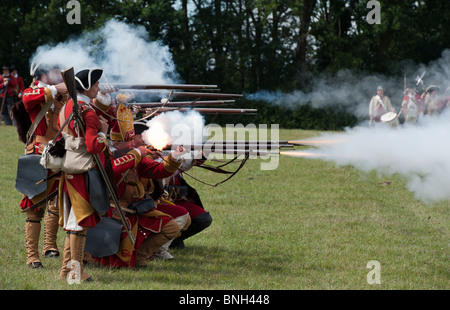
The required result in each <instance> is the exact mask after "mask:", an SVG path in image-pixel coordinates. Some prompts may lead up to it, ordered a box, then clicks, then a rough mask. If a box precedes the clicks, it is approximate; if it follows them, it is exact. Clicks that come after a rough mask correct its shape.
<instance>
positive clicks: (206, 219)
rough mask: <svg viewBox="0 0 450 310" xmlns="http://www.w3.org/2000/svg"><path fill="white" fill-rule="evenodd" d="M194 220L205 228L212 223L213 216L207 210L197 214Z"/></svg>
mask: <svg viewBox="0 0 450 310" xmlns="http://www.w3.org/2000/svg"><path fill="white" fill-rule="evenodd" d="M193 221H195V223H196V224H197V225H198V226H200V227H201V228H202V229H205V228H207V227H209V226H210V225H211V223H212V216H211V214H209V212H205V213H202V214H199V215H197V216H196V217H195V219H194V220H193Z"/></svg>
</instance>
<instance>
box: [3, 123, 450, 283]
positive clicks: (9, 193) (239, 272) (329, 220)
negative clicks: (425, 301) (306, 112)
mask: <svg viewBox="0 0 450 310" xmlns="http://www.w3.org/2000/svg"><path fill="white" fill-rule="evenodd" d="M318 134H319V132H315V131H303V130H280V139H301V138H305V137H310V136H316V135H318ZM22 153H23V144H22V143H20V142H19V141H18V140H17V134H16V132H15V128H13V127H5V126H0V158H1V159H0V160H1V164H0V165H1V166H0V234H1V238H0V289H2V290H24V289H51V290H54V289H56V290H60V289H62V290H65V289H70V290H73V289H76V290H90V289H99V290H110V289H117V290H122V289H126V290H133V289H145V290H147V289H152V290H190V289H196V290H235V289H237V290H321V289H325V290H378V289H386V290H418V289H425V290H434V289H449V288H450V285H449V284H450V283H449V280H450V273H449V244H450V243H449V241H450V240H449V224H450V221H449V201H445V202H440V203H436V204H433V205H431V206H427V205H424V204H423V203H421V202H419V201H417V200H416V199H414V196H413V194H412V193H411V192H409V191H408V190H406V189H405V184H406V180H404V179H403V178H400V177H398V176H393V177H389V178H381V177H379V176H378V175H377V173H376V172H373V173H361V172H359V171H358V170H356V169H354V168H353V167H351V166H345V167H336V166H335V165H334V164H332V163H329V162H324V161H320V160H311V159H304V158H292V157H281V158H280V162H279V166H278V168H277V169H276V170H268V171H263V170H260V163H261V160H249V162H248V163H247V164H246V165H245V166H244V167H243V168H242V170H241V171H240V172H239V173H238V174H237V175H236V176H235V177H234V178H232V179H231V180H230V181H228V182H226V183H224V184H222V185H219V186H218V187H216V188H212V187H208V186H205V185H203V184H200V183H198V182H197V181H194V180H192V179H190V178H189V177H186V180H187V181H188V182H189V183H190V184H191V185H192V186H194V187H195V188H196V189H197V190H198V192H199V194H200V196H201V197H202V200H203V203H204V205H205V207H206V209H207V210H208V211H210V213H211V215H212V216H213V223H212V225H211V226H210V227H209V228H207V229H206V230H205V231H204V232H202V233H200V234H198V235H197V236H194V237H192V238H191V239H188V240H187V241H186V249H184V250H178V251H175V250H173V251H171V252H172V253H173V254H174V256H175V260H173V261H152V262H150V263H149V267H147V268H146V269H139V270H136V269H108V268H105V267H95V266H87V268H86V271H87V272H88V273H89V274H90V275H92V276H93V277H94V278H95V280H96V281H95V282H94V283H89V284H81V285H69V284H67V283H66V282H64V281H58V280H57V275H58V270H59V268H60V266H61V261H60V260H55V259H53V260H50V259H45V258H44V259H43V264H44V266H45V268H44V269H41V270H32V269H30V268H28V267H26V265H25V262H26V257H25V241H24V240H25V238H24V222H25V215H24V214H23V213H21V212H20V209H19V206H18V203H19V201H20V198H21V194H19V193H18V192H17V191H16V190H15V188H14V184H15V176H16V169H17V158H18V157H19V155H21V154H22ZM192 174H193V175H195V176H196V177H198V178H200V179H202V180H207V181H208V182H211V183H215V182H218V181H220V180H222V179H223V175H219V174H213V173H211V172H208V171H206V170H203V169H198V168H194V169H193V170H192ZM387 180H389V181H390V182H391V183H390V184H388V185H386V184H387V183H386V182H385V183H383V181H387ZM64 235H65V234H64V233H63V232H62V231H61V233H60V234H59V235H58V239H59V245H60V247H61V248H60V250H61V251H62V245H63V238H64ZM41 237H42V234H41ZM372 260H376V261H378V262H379V264H380V267H381V272H380V280H381V283H380V284H369V283H368V280H367V275H368V273H369V272H370V271H371V270H372V269H373V268H372V267H370V268H368V267H367V264H368V262H369V261H372Z"/></svg>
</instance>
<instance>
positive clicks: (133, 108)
mask: <svg viewBox="0 0 450 310" xmlns="http://www.w3.org/2000/svg"><path fill="white" fill-rule="evenodd" d="M140 109H141V108H140V107H139V106H137V105H135V104H133V105H132V106H131V108H130V111H131V114H133V115H136V114H138V112H139V111H140Z"/></svg>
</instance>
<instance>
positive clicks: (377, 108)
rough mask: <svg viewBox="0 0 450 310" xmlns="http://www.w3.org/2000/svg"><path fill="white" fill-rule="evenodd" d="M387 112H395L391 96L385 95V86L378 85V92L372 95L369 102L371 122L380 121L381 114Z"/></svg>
mask: <svg viewBox="0 0 450 310" xmlns="http://www.w3.org/2000/svg"><path fill="white" fill-rule="evenodd" d="M387 112H395V109H394V107H393V106H392V104H391V100H390V99H389V97H387V96H385V95H384V88H383V86H378V88H377V94H376V95H375V96H373V97H372V99H371V100H370V104H369V117H370V123H371V124H373V123H375V122H376V123H378V122H380V119H381V116H382V115H383V114H385V113H387Z"/></svg>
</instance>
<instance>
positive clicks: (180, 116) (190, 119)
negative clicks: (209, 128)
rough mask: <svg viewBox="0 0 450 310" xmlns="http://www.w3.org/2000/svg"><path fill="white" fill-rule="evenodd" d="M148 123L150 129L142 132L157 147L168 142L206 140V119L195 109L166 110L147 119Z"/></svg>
mask: <svg viewBox="0 0 450 310" xmlns="http://www.w3.org/2000/svg"><path fill="white" fill-rule="evenodd" d="M146 125H147V127H148V128H149V129H148V130H146V131H144V132H143V133H142V138H143V139H144V141H145V142H146V143H149V144H151V145H152V146H154V147H155V148H156V149H162V148H163V147H165V146H166V145H168V144H183V145H191V144H201V143H202V142H203V141H204V129H205V120H204V118H203V116H202V115H201V114H200V113H198V112H197V111H194V110H191V111H189V112H187V113H182V112H179V111H170V112H164V113H161V114H159V115H157V116H155V117H153V118H152V119H151V120H149V121H147V122H146Z"/></svg>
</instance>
